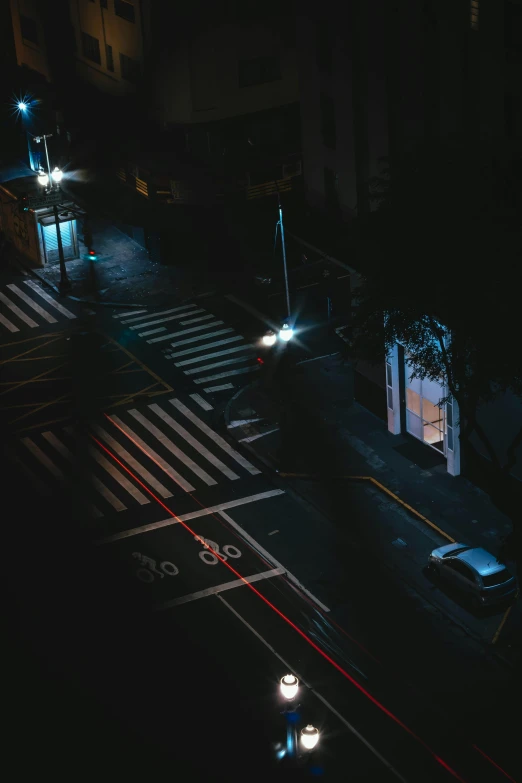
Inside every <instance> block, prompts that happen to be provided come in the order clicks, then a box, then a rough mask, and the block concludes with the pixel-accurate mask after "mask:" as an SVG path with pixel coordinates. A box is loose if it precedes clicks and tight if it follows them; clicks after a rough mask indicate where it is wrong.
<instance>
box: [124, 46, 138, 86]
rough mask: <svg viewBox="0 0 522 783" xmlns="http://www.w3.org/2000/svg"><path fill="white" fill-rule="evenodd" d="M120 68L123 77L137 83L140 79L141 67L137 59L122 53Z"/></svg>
mask: <svg viewBox="0 0 522 783" xmlns="http://www.w3.org/2000/svg"><path fill="white" fill-rule="evenodd" d="M120 70H121V78H122V79H125V80H126V81H128V82H132V84H136V82H138V81H139V79H140V75H141V69H140V64H139V62H138V61H137V60H133V59H132V58H131V57H127V55H126V54H121V53H120Z"/></svg>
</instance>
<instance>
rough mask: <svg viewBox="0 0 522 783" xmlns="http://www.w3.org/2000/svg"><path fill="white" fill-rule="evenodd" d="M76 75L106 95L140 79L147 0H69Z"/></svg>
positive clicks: (123, 91)
mask: <svg viewBox="0 0 522 783" xmlns="http://www.w3.org/2000/svg"><path fill="white" fill-rule="evenodd" d="M69 13H70V20H71V24H72V30H73V35H74V50H75V55H74V58H75V61H76V71H77V74H78V76H79V77H80V78H81V79H83V80H84V81H86V82H87V83H89V84H91V85H92V86H94V87H96V88H97V89H98V90H100V91H101V92H104V93H108V94H109V95H114V96H126V95H129V94H132V93H134V92H135V91H136V89H137V86H138V85H139V84H140V83H141V82H142V79H143V73H144V61H145V57H146V51H147V45H148V41H149V39H148V16H149V0H69Z"/></svg>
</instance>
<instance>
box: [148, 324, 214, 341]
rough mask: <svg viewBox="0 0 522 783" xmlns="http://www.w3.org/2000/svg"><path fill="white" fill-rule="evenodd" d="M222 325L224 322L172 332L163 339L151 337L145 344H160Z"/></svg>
mask: <svg viewBox="0 0 522 783" xmlns="http://www.w3.org/2000/svg"><path fill="white" fill-rule="evenodd" d="M222 323H224V321H213V322H212V323H211V324H203V326H191V327H190V329H182V331H181V332H172V333H171V334H166V335H164V336H163V337H153V338H152V340H147V342H148V343H160V342H161V341H162V340H170V338H171V337H181V336H182V335H184V334H190V333H191V332H200V331H201V330H202V329H211V328H212V327H214V326H220V324H222ZM173 344H174V343H173Z"/></svg>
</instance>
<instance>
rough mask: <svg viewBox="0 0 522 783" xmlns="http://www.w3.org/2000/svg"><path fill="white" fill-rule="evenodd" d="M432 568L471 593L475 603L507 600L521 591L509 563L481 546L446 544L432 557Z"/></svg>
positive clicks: (476, 604) (446, 579) (434, 572)
mask: <svg viewBox="0 0 522 783" xmlns="http://www.w3.org/2000/svg"><path fill="white" fill-rule="evenodd" d="M428 567H429V569H430V571H431V572H432V574H433V575H434V576H437V577H440V579H441V580H444V581H445V582H447V583H448V584H451V585H454V586H455V587H456V588H458V589H459V590H461V591H462V592H463V593H465V594H467V595H468V596H469V598H470V599H471V602H472V603H473V605H474V606H476V607H480V606H487V605H489V604H494V603H497V602H499V601H505V600H507V599H508V598H511V597H513V596H514V595H516V593H517V589H518V586H517V582H516V579H515V577H514V576H513V575H512V574H510V572H509V571H508V570H507V568H506V567H505V565H503V564H502V563H499V561H498V560H497V558H496V557H495V556H494V555H492V554H490V553H489V552H487V551H486V550H485V549H482V548H481V547H470V546H465V544H446V546H441V547H439V548H438V549H434V550H433V552H432V553H431V555H430V557H429V565H428Z"/></svg>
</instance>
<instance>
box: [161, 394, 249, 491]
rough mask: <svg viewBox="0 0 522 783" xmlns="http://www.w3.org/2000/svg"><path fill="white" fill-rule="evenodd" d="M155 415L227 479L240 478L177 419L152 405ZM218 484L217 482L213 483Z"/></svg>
mask: <svg viewBox="0 0 522 783" xmlns="http://www.w3.org/2000/svg"><path fill="white" fill-rule="evenodd" d="M148 407H149V408H150V409H151V410H152V411H154V413H156V414H157V415H158V416H159V417H160V419H162V420H163V421H164V422H165V423H166V424H168V425H169V427H172V429H173V430H174V432H177V433H178V435H181V437H182V438H184V439H185V440H186V441H187V443H189V444H190V445H191V446H192V448H193V449H195V450H196V451H198V452H199V453H200V454H201V455H202V456H203V457H205V459H208V461H209V462H210V463H211V464H212V465H214V467H216V468H217V469H218V470H220V471H221V473H223V474H224V475H225V476H226V477H227V478H229V479H231V480H232V481H233V480H234V479H238V478H239V476H238V475H237V473H234V471H233V470H230V468H228V467H227V466H226V465H225V463H224V462H222V461H221V460H220V459H219V458H218V457H216V456H214V454H212V452H211V451H209V450H208V449H207V448H206V446H203V444H202V443H200V442H199V440H196V438H194V437H193V436H192V435H191V434H190V432H187V430H186V429H185V427H183V426H182V425H181V424H179V422H177V421H176V420H175V419H173V418H172V416H169V414H168V413H166V412H165V411H164V410H163V409H162V408H160V406H159V405H156V404H155V403H153V404H152V405H149V406H148ZM213 483H214V484H215V483H216V482H215V481H214V482H213Z"/></svg>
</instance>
